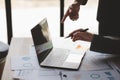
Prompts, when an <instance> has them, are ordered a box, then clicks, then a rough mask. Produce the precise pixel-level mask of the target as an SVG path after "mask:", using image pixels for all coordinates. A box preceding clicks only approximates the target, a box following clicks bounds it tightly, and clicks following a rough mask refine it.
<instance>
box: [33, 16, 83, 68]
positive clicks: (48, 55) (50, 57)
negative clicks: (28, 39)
mask: <svg viewBox="0 0 120 80" xmlns="http://www.w3.org/2000/svg"><path fill="white" fill-rule="evenodd" d="M31 34H32V38H33V42H34V46H35V50H36V53H37V57H38V61H39V64H40V66H42V67H51V68H63V69H72V70H78V69H79V66H80V64H81V61H82V59H83V57H84V55H85V50H83V51H80V52H78V53H77V52H75V51H72V50H69V49H62V48H55V47H54V46H53V44H52V39H51V37H50V32H49V26H48V22H47V19H46V18H44V19H43V20H41V21H40V23H38V24H37V25H36V26H35V27H33V28H32V29H31ZM58 43H59V42H58Z"/></svg>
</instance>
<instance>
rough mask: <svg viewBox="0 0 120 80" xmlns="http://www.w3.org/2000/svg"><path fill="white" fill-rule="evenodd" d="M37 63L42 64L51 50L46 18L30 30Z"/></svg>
mask: <svg viewBox="0 0 120 80" xmlns="http://www.w3.org/2000/svg"><path fill="white" fill-rule="evenodd" d="M31 34H32V38H33V42H34V46H35V49H36V53H37V56H38V59H39V62H42V61H43V60H44V59H45V58H46V56H47V55H48V54H49V52H50V50H51V49H52V48H53V45H52V41H51V37H50V33H49V29H48V23H47V20H46V18H45V19H43V20H42V21H41V22H40V23H39V24H37V25H36V26H35V27H33V28H32V29H31Z"/></svg>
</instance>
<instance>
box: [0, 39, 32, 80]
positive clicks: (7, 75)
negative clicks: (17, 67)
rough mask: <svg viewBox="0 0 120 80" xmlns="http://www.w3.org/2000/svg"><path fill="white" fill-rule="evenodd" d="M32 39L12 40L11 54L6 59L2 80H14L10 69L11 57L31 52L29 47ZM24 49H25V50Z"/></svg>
mask: <svg viewBox="0 0 120 80" xmlns="http://www.w3.org/2000/svg"><path fill="white" fill-rule="evenodd" d="M32 44H33V42H32V39H31V38H12V42H11V45H10V49H9V53H8V56H7V58H6V63H5V67H4V71H3V76H2V79H1V80H13V79H12V74H13V72H12V71H11V69H10V66H11V65H10V57H11V56H13V55H25V54H27V53H28V51H29V46H30V45H32ZM23 47H24V48H23Z"/></svg>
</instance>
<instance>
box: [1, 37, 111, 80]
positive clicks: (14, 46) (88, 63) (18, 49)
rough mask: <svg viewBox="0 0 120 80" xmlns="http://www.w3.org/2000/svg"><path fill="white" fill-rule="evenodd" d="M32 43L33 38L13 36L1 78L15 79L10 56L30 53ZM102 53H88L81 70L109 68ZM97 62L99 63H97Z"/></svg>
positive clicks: (5, 79)
mask: <svg viewBox="0 0 120 80" xmlns="http://www.w3.org/2000/svg"><path fill="white" fill-rule="evenodd" d="M31 45H33V41H32V39H31V38H12V40H11V45H10V49H9V53H8V56H7V58H6V63H5V67H4V71H3V75H2V79H1V80H13V79H12V74H13V71H11V64H10V57H11V56H15V55H25V54H28V53H29V48H30V46H31ZM97 55H98V56H99V57H98V58H97ZM102 55H103V54H100V53H96V52H88V53H86V55H85V58H84V60H83V62H82V64H81V67H80V70H87V69H88V68H89V69H93V68H94V67H96V68H97V67H100V68H101V69H106V68H107V69H108V68H109V66H107V65H106V66H103V65H105V63H104V62H105V61H103V59H102V57H101V58H100V56H102ZM91 57H93V59H91V60H90V58H91ZM103 58H105V56H104V55H103ZM99 59H100V60H101V59H102V64H100V63H101V62H99ZM105 59H106V58H105ZM92 61H93V62H92ZM95 61H97V62H95ZM96 63H99V64H98V65H96Z"/></svg>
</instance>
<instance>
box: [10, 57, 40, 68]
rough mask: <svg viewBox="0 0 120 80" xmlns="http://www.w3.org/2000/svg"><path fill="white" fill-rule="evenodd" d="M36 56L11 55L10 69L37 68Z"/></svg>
mask: <svg viewBox="0 0 120 80" xmlns="http://www.w3.org/2000/svg"><path fill="white" fill-rule="evenodd" d="M39 67H40V66H39V64H38V61H37V58H36V56H29V55H26V56H12V57H11V70H23V69H39Z"/></svg>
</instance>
